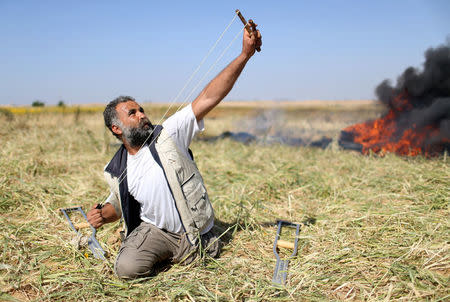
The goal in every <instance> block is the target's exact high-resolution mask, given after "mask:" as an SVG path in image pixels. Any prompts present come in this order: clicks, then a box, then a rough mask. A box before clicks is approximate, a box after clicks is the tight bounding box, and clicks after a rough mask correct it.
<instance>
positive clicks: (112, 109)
mask: <svg viewBox="0 0 450 302" xmlns="http://www.w3.org/2000/svg"><path fill="white" fill-rule="evenodd" d="M129 101H132V102H136V100H135V99H134V98H132V97H131V96H127V95H121V96H119V97H117V98H115V99H114V100H112V101H111V102H109V104H108V105H106V108H105V111H103V118H104V119H105V126H106V127H107V128H108V129H109V130H110V131H111V132H112V134H113V135H114V136H115V137H117V138H119V139H120V137H119V135H117V134H116V133H114V132H113V131H112V125H116V126H117V125H120V124H121V123H120V120H119V118H118V117H117V110H116V107H117V105H119V104H120V103H126V102H129Z"/></svg>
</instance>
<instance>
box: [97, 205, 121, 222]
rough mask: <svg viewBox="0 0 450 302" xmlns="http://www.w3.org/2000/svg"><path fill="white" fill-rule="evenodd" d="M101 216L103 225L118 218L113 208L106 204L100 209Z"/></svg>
mask: <svg viewBox="0 0 450 302" xmlns="http://www.w3.org/2000/svg"><path fill="white" fill-rule="evenodd" d="M101 215H102V217H103V220H104V222H105V223H109V222H114V221H116V220H117V219H119V218H120V217H119V216H117V213H116V210H115V209H114V206H113V205H112V204H110V203H107V204H105V205H104V206H103V208H102V209H101Z"/></svg>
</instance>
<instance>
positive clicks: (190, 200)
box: [181, 173, 212, 230]
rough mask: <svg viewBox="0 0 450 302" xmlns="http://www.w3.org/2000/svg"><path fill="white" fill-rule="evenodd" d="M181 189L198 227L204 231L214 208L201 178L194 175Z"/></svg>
mask: <svg viewBox="0 0 450 302" xmlns="http://www.w3.org/2000/svg"><path fill="white" fill-rule="evenodd" d="M181 189H182V191H183V194H184V197H185V199H186V203H187V206H188V208H189V210H190V212H191V215H192V219H193V220H194V223H195V225H196V227H197V228H198V229H200V230H201V229H203V227H205V224H206V223H207V222H208V219H209V217H211V215H212V207H211V204H210V202H209V198H208V194H207V193H206V189H205V186H204V185H203V184H202V181H201V177H200V176H199V175H195V173H193V174H192V175H191V176H189V177H188V178H187V179H186V180H185V181H184V182H183V183H182V185H181Z"/></svg>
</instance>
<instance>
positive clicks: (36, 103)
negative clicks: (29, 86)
mask: <svg viewBox="0 0 450 302" xmlns="http://www.w3.org/2000/svg"><path fill="white" fill-rule="evenodd" d="M31 106H32V107H44V106H45V103H44V102H41V101H39V100H36V101H34V102H33V103H31Z"/></svg>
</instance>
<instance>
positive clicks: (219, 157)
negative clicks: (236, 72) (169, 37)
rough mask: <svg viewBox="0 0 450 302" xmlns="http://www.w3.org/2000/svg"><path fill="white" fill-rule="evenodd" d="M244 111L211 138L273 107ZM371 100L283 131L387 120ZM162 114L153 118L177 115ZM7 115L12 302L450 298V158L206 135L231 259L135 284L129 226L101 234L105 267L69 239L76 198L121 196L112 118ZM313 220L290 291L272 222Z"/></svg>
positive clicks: (4, 276)
mask: <svg viewBox="0 0 450 302" xmlns="http://www.w3.org/2000/svg"><path fill="white" fill-rule="evenodd" d="M370 106H371V105H370ZM242 107H244V106H240V107H239V108H233V107H232V106H230V105H229V104H228V105H227V106H221V107H220V108H218V109H217V110H215V111H214V112H213V113H212V115H211V118H210V119H209V120H207V121H206V125H207V128H208V133H207V135H215V134H216V133H220V132H222V131H223V130H234V131H236V130H239V129H241V131H242V129H244V130H246V129H245V128H242V127H244V121H245V120H247V119H248V117H249V116H253V117H255V116H258V115H260V114H261V113H262V112H261V111H260V109H258V108H256V109H255V108H251V107H249V108H246V107H244V109H242ZM364 108H366V107H364V106H363V107H358V108H353V109H352V108H347V109H345V110H333V109H330V108H328V109H323V108H322V109H321V108H311V107H309V108H306V109H305V108H303V109H302V108H298V107H293V108H289V110H286V109H284V110H282V113H283V119H282V120H283V123H281V124H280V127H281V126H283V125H289V126H290V127H292V128H293V129H296V131H298V132H297V133H301V134H302V135H303V134H305V135H306V134H307V133H308V132H315V133H316V134H324V133H326V134H329V135H331V136H333V135H336V133H338V131H339V130H340V129H341V128H342V124H345V125H344V126H346V125H348V124H349V123H352V122H358V121H361V120H364V119H365V118H370V117H375V116H377V115H378V114H379V112H376V111H375V112H374V111H373V110H372V109H368V108H366V109H364ZM149 109H150V111H152V114H151V116H152V117H153V120H155V116H156V117H158V116H160V115H158V114H162V112H163V111H164V108H163V107H161V108H160V107H158V108H155V110H151V109H152V108H148V109H147V111H149ZM270 109H271V110H272V109H273V108H270ZM277 110H279V109H277ZM250 113H251V114H250ZM0 123H1V124H2V127H0V137H1V141H2V149H1V151H0V152H1V153H0V165H1V167H2V169H1V170H0V192H1V193H0V209H1V212H2V213H1V214H0V223H1V225H2V226H3V227H2V228H1V230H0V247H1V249H2V250H1V251H2V252H1V258H0V270H1V274H0V276H1V277H0V288H1V292H2V294H1V296H0V300H12V301H14V300H18V301H28V300H30V301H47V300H62V301H68V300H69V301H79V300H86V301H99V300H101V301H117V300H120V301H128V300H136V301H139V300H191V301H211V300H217V301H233V300H238V301H242V300H251V301H267V300H276V301H299V300H317V301H319V300H320V301H322V300H369V301H374V300H377V301H378V300H385V301H390V300H391V301H397V300H433V301H439V300H441V301H444V300H447V299H449V297H450V296H449V295H450V291H449V289H448V288H449V286H448V284H449V278H450V260H449V247H450V244H449V240H448V238H449V230H450V222H449V219H448V217H449V200H450V196H449V190H448V188H449V187H450V181H449V179H450V169H449V163H448V159H447V156H446V155H444V156H442V157H439V158H433V159H425V158H423V157H416V158H401V157H398V156H395V155H387V156H385V157H383V158H379V157H376V156H362V155H360V154H357V153H354V152H348V151H342V150H339V149H338V148H337V146H336V144H332V145H331V146H330V147H329V148H328V149H326V150H319V149H310V148H293V147H287V146H279V145H273V146H259V145H242V144H239V143H235V142H231V141H228V140H223V141H217V142H215V143H207V142H194V143H193V145H192V149H193V151H194V154H195V156H196V159H197V163H198V165H199V168H200V170H201V171H202V172H203V176H204V179H205V181H206V184H207V187H208V189H209V193H210V196H211V198H212V202H213V204H214V208H215V212H216V217H217V225H218V226H219V228H220V229H221V230H223V231H225V230H228V232H227V233H226V234H225V235H224V238H225V239H226V245H225V246H224V249H223V255H222V257H221V258H219V259H216V260H209V261H201V262H199V263H197V265H195V266H190V267H183V266H178V265H175V266H173V267H171V268H170V269H169V270H167V271H165V272H162V273H160V274H159V275H158V276H156V277H154V278H149V279H147V280H144V281H142V280H141V281H135V282H124V281H121V280H118V279H117V278H116V277H115V276H114V274H113V272H112V266H113V262H114V255H115V252H116V251H117V249H118V246H119V243H118V242H116V236H117V235H116V234H115V230H116V229H117V228H118V225H117V224H113V225H108V226H107V227H105V228H103V229H101V230H100V231H99V233H98V236H97V238H98V239H99V241H100V243H101V244H102V246H103V247H104V248H105V249H106V250H107V251H108V252H109V254H110V256H109V258H108V261H107V262H101V261H99V260H96V259H93V258H92V257H91V256H90V254H89V252H88V251H86V250H76V249H75V248H74V247H73V246H72V245H71V244H70V243H69V242H70V240H71V239H72V238H73V234H74V233H72V231H71V230H70V229H69V228H68V225H67V223H66V221H65V219H64V218H63V217H62V216H61V215H60V213H59V212H58V210H57V209H58V208H59V207H64V206H71V205H75V204H81V205H83V207H84V208H85V210H86V209H88V207H89V206H90V205H92V204H94V203H96V202H100V201H102V200H103V199H104V198H105V197H106V196H107V195H108V189H107V185H106V184H105V182H104V180H103V175H102V168H103V166H104V165H105V163H106V162H107V161H108V160H109V159H110V158H111V156H112V154H113V153H114V151H115V150H114V149H115V148H114V147H112V146H111V144H112V143H115V141H114V140H113V138H112V137H111V136H110V134H109V133H108V132H107V131H106V130H105V129H104V127H103V125H102V120H101V114H100V113H91V114H86V113H83V114H76V113H71V114H58V113H41V114H34V115H21V116H9V115H6V114H2V113H1V112H0ZM237 124H239V125H242V126H237ZM333 125H334V126H333ZM233 127H235V129H233ZM306 217H314V218H316V219H317V222H316V223H315V224H314V225H311V226H307V227H303V228H302V231H301V236H300V248H299V252H298V256H297V257H296V258H294V259H293V260H292V261H291V267H290V269H289V275H288V283H287V285H286V287H284V288H277V287H274V286H273V285H272V284H271V279H272V274H273V269H274V265H275V258H274V256H273V254H272V242H273V239H274V235H275V228H272V227H264V226H262V225H261V223H262V222H267V221H273V220H275V219H277V218H282V219H287V220H294V221H301V220H303V219H305V218H306ZM86 255H87V256H86Z"/></svg>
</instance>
